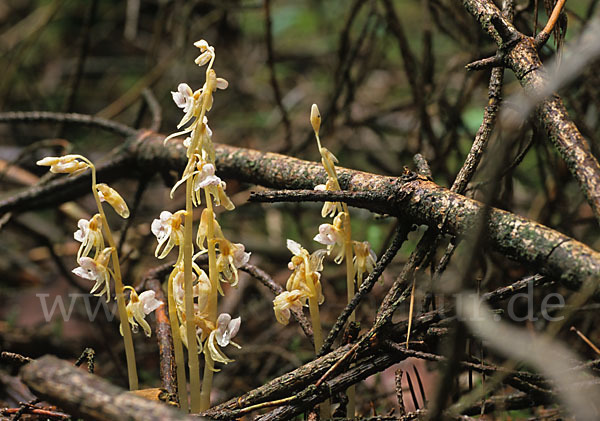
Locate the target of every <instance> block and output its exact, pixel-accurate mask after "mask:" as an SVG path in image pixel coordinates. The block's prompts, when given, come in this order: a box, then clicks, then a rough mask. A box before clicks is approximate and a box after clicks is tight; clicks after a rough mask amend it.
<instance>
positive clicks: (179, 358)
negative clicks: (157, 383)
mask: <svg viewBox="0 0 600 421" xmlns="http://www.w3.org/2000/svg"><path fill="white" fill-rule="evenodd" d="M174 278H175V276H174V273H171V276H169V284H168V287H167V288H168V294H167V295H168V300H169V321H170V322H171V335H172V337H173V351H174V352H175V364H176V365H177V396H178V397H179V406H180V408H181V410H182V411H183V412H185V413H187V412H188V411H189V404H188V395H187V383H186V381H185V356H184V354H183V343H182V342H181V336H180V334H179V319H178V318H177V307H176V304H175V299H174V298H173V279H174Z"/></svg>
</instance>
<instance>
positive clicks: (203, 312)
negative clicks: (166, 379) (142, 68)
mask: <svg viewBox="0 0 600 421" xmlns="http://www.w3.org/2000/svg"><path fill="white" fill-rule="evenodd" d="M194 45H195V46H196V47H198V48H199V49H200V51H201V54H200V56H198V58H197V59H196V64H198V65H199V66H204V65H207V68H206V81H205V83H204V86H203V87H202V88H201V89H198V90H196V91H193V90H192V89H191V88H190V87H189V86H188V85H187V84H185V83H181V84H179V86H178V88H177V92H172V95H173V100H174V101H175V103H176V104H177V106H178V107H179V108H182V109H183V112H184V116H183V118H182V119H181V121H180V122H179V124H178V126H177V127H178V129H181V128H182V127H185V128H183V129H182V130H181V131H179V132H177V133H174V134H172V135H170V136H168V137H167V138H166V139H165V142H167V141H169V140H170V139H172V138H174V137H178V136H182V135H188V134H189V136H188V137H187V138H186V139H185V140H184V141H183V145H184V146H185V147H186V148H187V152H186V155H187V157H188V163H187V165H186V167H185V170H184V171H183V174H182V176H181V179H180V180H179V181H178V182H177V183H176V184H175V185H174V186H173V188H172V190H171V197H172V196H173V193H174V191H175V190H176V189H177V188H178V187H179V186H180V185H182V184H185V186H186V194H185V197H186V207H185V212H183V211H180V212H181V214H180V215H184V224H183V227H181V226H180V216H177V215H178V212H176V213H175V214H171V213H170V212H167V211H163V212H162V213H161V215H160V219H156V220H154V222H153V224H152V232H153V233H155V235H156V236H157V239H158V241H159V245H158V247H157V249H156V253H155V254H156V256H157V257H158V258H164V257H165V256H166V255H167V254H168V253H169V251H170V250H171V249H172V248H173V247H174V246H175V245H177V246H179V257H178V259H177V263H176V268H175V269H174V273H175V272H177V273H176V274H175V275H173V279H171V286H170V288H169V294H170V297H169V303H170V306H173V307H174V310H173V311H171V309H170V320H171V325H172V329H173V331H178V332H179V337H180V342H181V344H183V345H185V346H186V347H187V350H188V365H189V372H190V395H191V402H190V410H191V412H194V413H196V412H200V411H203V410H206V409H208V408H209V407H210V392H211V388H212V379H213V373H214V372H215V371H219V370H218V369H217V368H215V363H216V362H217V363H222V364H228V363H230V362H232V361H233V360H232V359H230V358H228V357H227V356H226V355H225V354H224V353H223V352H222V351H221V349H220V348H222V347H225V346H227V345H229V344H232V345H233V346H236V347H239V346H238V345H237V344H235V343H234V342H232V341H230V338H231V337H233V336H234V335H235V334H236V333H237V331H238V330H239V326H240V323H241V319H240V318H239V317H238V318H236V319H233V320H232V319H231V316H230V315H228V314H225V313H224V314H221V315H220V316H218V317H217V306H218V295H219V293H221V294H222V293H223V290H222V289H221V286H220V282H221V281H224V282H229V283H230V284H231V285H232V286H234V287H235V286H236V285H237V280H238V273H237V268H239V267H240V266H241V265H243V264H245V263H246V262H247V261H248V259H249V257H250V253H247V252H245V249H244V246H243V245H242V244H233V243H231V242H229V241H228V240H227V239H225V237H224V236H223V232H222V231H221V228H220V226H219V224H218V223H217V221H216V219H215V212H214V207H215V206H223V207H225V209H227V210H232V209H234V208H235V206H234V205H233V203H232V202H231V200H230V199H229V198H228V197H227V195H226V194H225V188H226V185H225V183H224V182H223V181H221V179H220V178H219V177H218V176H217V175H216V174H215V171H216V168H215V152H214V147H213V145H212V140H211V137H212V131H211V130H210V128H209V127H208V121H207V117H206V114H207V113H208V111H210V109H211V107H212V103H213V92H215V91H216V90H217V89H225V88H227V85H228V83H227V81H226V80H225V79H221V78H218V77H217V76H216V73H215V71H214V70H213V69H212V65H213V62H214V60H215V52H214V48H213V47H212V46H210V45H209V44H208V43H207V42H206V41H204V40H200V41H198V42H196V43H195V44H194ZM186 126H187V127H186ZM202 196H204V198H205V202H206V208H205V209H204V210H203V211H202V215H201V218H200V224H199V227H198V231H197V234H196V245H197V246H198V248H199V251H198V253H196V254H194V237H193V212H194V207H195V206H199V205H200V204H201V202H202ZM160 250H162V252H160ZM202 253H208V261H209V275H208V276H207V275H206V273H205V272H204V271H203V270H202V269H200V267H199V266H198V265H196V264H195V263H194V259H195V257H196V256H197V255H199V254H202ZM176 290H177V292H176ZM175 352H176V353H178V351H177V349H176V350H175ZM201 352H204V375H203V378H202V386H200V369H199V358H198V354H199V353H201ZM182 362H183V352H181V356H180V357H177V365H178V370H179V368H180V366H181V367H183V363H182ZM182 373H183V375H181V374H179V372H178V377H182V378H183V379H185V373H184V372H182ZM183 386H185V382H183ZM179 388H180V389H185V388H184V387H181V383H180V387H179ZM184 398H185V395H184V394H182V393H181V392H180V400H181V401H182V403H183V402H184ZM182 408H183V405H182Z"/></svg>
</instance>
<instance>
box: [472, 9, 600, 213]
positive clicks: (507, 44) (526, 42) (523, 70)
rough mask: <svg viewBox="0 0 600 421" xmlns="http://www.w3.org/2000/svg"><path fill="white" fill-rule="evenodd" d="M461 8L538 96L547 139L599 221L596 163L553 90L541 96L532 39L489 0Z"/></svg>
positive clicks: (542, 83) (543, 81) (542, 76)
mask: <svg viewBox="0 0 600 421" xmlns="http://www.w3.org/2000/svg"><path fill="white" fill-rule="evenodd" d="M462 3H463V5H464V7H465V9H466V10H467V11H468V12H469V13H471V14H472V15H473V16H474V17H475V18H476V19H477V20H478V22H479V23H480V25H481V27H482V28H483V30H485V31H487V33H488V34H489V35H490V36H491V37H492V38H493V39H494V41H495V42H496V44H497V45H498V46H499V47H500V48H501V49H502V51H503V53H504V63H505V65H506V66H507V67H509V68H510V69H511V70H512V71H513V72H514V73H515V76H516V77H517V79H519V82H520V83H521V86H522V87H523V89H524V91H525V93H526V95H527V97H528V98H532V99H533V100H536V101H537V100H539V103H538V105H537V108H536V114H537V116H538V118H539V119H540V121H541V123H542V125H543V127H544V129H545V131H546V134H547V135H548V138H549V139H550V141H551V142H552V143H553V144H554V146H555V148H556V149H557V150H558V152H559V154H560V155H561V157H562V159H563V160H564V162H565V163H566V165H567V167H568V168H569V171H570V172H571V174H572V175H573V176H574V177H575V179H576V180H577V182H578V183H579V186H580V188H581V190H582V191H583V194H584V195H585V197H586V199H587V201H588V203H589V204H590V206H591V207H592V210H593V212H594V215H595V216H596V219H597V220H598V221H600V165H599V164H598V161H597V159H596V158H595V157H594V156H593V155H592V153H591V151H590V147H589V144H588V142H587V140H586V139H585V138H584V137H583V136H582V134H581V133H580V132H579V130H578V129H577V126H576V125H575V123H573V121H572V119H571V118H570V117H569V115H568V113H567V110H566V108H565V106H564V104H563V102H562V100H561V99H560V97H559V96H558V95H556V94H551V95H548V96H547V97H541V98H540V95H542V93H543V92H545V89H546V86H547V84H548V77H547V75H546V73H545V71H544V68H543V65H542V62H541V60H540V58H539V55H538V53H537V50H536V45H535V40H534V39H533V38H531V37H528V36H525V35H523V34H521V33H520V32H519V31H517V29H516V28H515V27H514V26H513V25H512V23H510V21H509V20H508V19H506V18H504V17H503V16H502V14H501V13H500V11H499V10H498V8H497V7H496V6H495V5H494V4H493V3H492V2H491V1H489V0H463V1H462Z"/></svg>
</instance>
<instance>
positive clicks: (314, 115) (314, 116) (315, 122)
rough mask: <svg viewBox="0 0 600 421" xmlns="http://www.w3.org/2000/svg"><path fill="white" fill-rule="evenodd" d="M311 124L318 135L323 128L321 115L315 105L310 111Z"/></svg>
mask: <svg viewBox="0 0 600 421" xmlns="http://www.w3.org/2000/svg"><path fill="white" fill-rule="evenodd" d="M310 124H312V127H313V130H314V131H315V133H316V134H317V135H318V134H319V129H320V128H321V113H320V112H319V107H317V104H313V105H312V107H311V109H310Z"/></svg>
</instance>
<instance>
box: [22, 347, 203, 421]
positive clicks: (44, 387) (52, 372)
mask: <svg viewBox="0 0 600 421" xmlns="http://www.w3.org/2000/svg"><path fill="white" fill-rule="evenodd" d="M20 374H21V378H22V379H23V382H24V383H25V384H26V385H27V386H29V387H30V388H31V389H32V390H33V391H34V393H35V394H36V395H37V396H40V397H42V398H43V399H45V400H47V401H48V402H51V403H53V404H56V405H57V406H59V407H60V408H62V409H64V410H65V411H66V412H68V413H70V414H72V415H75V416H79V417H83V418H85V419H89V420H99V421H104V420H106V421H112V420H130V421H137V420H139V421H154V420H156V421H160V420H166V419H168V420H181V421H183V420H196V421H198V420H201V418H198V417H195V416H194V417H192V416H187V415H184V414H182V413H181V412H180V411H178V410H176V409H173V408H170V407H169V406H167V405H165V404H162V403H158V402H154V401H151V400H148V399H144V398H141V397H138V396H135V395H133V394H131V393H128V392H127V391H126V390H125V389H122V388H120V387H117V386H115V385H113V384H111V383H109V382H107V381H106V380H104V379H102V378H100V377H98V376H95V375H93V374H89V373H86V372H85V371H83V370H80V369H77V368H76V367H73V365H72V364H71V363H69V362H67V361H63V360H60V359H58V358H56V357H54V356H51V355H46V356H43V357H41V358H39V359H37V360H35V361H32V362H30V363H29V364H26V365H25V366H23V367H22V368H21V371H20Z"/></svg>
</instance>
